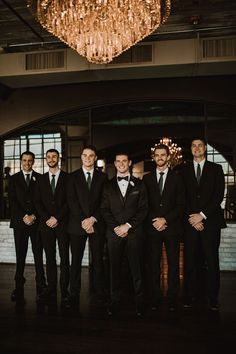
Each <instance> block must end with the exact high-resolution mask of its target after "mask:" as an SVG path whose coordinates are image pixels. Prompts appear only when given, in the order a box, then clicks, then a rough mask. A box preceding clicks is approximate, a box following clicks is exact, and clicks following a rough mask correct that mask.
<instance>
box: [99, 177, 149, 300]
mask: <svg viewBox="0 0 236 354" xmlns="http://www.w3.org/2000/svg"><path fill="white" fill-rule="evenodd" d="M147 208H148V206H147V196H146V191H145V187H144V185H143V183H142V181H140V180H139V179H137V178H134V177H131V178H130V181H129V184H128V188H127V191H126V194H125V196H124V197H123V196H122V194H121V192H120V188H119V186H118V183H117V178H116V177H115V178H113V179H112V180H110V181H109V182H108V183H107V184H106V186H105V188H104V193H103V199H102V206H101V210H102V214H103V217H104V219H105V222H106V224H107V231H106V236H107V240H108V252H109V261H110V270H111V271H110V276H111V301H112V302H113V303H118V302H119V301H120V290H121V289H120V276H121V274H120V271H121V263H122V259H123V255H124V252H126V254H127V257H128V260H129V265H130V268H131V273H132V277H133V283H134V290H135V295H136V301H137V302H139V301H142V300H141V298H142V296H143V285H142V276H141V269H140V262H141V259H140V252H139V246H140V243H139V242H140V241H141V239H142V237H143V220H144V219H145V216H146V214H147ZM126 223H129V224H130V225H131V228H130V229H129V231H128V236H126V237H124V238H122V237H119V236H117V235H116V234H115V232H114V228H115V227H117V226H119V225H122V224H126Z"/></svg>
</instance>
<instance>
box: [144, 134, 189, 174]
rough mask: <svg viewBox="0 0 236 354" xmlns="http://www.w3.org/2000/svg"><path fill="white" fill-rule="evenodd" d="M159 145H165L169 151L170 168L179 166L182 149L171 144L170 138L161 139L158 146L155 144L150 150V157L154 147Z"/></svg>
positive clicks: (181, 159)
mask: <svg viewBox="0 0 236 354" xmlns="http://www.w3.org/2000/svg"><path fill="white" fill-rule="evenodd" d="M160 144H162V145H166V146H168V148H169V151H170V159H169V166H170V167H171V168H173V167H175V166H177V165H179V164H181V162H182V161H183V156H182V148H181V147H178V145H177V144H176V143H172V139H171V138H167V137H163V138H162V139H160V142H159V143H158V144H155V146H154V147H152V148H151V153H152V155H153V153H154V151H155V148H156V146H158V145H160Z"/></svg>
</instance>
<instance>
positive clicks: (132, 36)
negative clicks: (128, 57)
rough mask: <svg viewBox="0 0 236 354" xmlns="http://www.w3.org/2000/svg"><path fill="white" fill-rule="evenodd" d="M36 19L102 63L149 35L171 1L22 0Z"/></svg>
mask: <svg viewBox="0 0 236 354" xmlns="http://www.w3.org/2000/svg"><path fill="white" fill-rule="evenodd" d="M26 1H27V4H28V7H29V8H30V9H31V11H32V13H33V15H34V17H35V18H36V20H38V21H39V22H40V24H41V25H42V26H43V27H44V28H45V29H46V30H47V31H49V32H50V33H52V34H53V35H55V36H56V37H58V38H59V39H60V40H62V41H63V42H65V43H66V44H67V45H68V46H70V47H71V48H73V49H75V50H76V51H77V52H78V53H79V54H80V55H82V56H84V57H86V58H87V59H88V61H90V62H91V63H96V64H106V63H109V62H111V61H112V59H113V58H114V57H116V56H118V55H119V54H121V53H122V52H124V51H125V50H127V49H129V48H130V47H131V46H133V45H134V44H136V43H137V42H139V41H141V40H142V39H143V38H145V37H146V36H148V35H149V34H151V33H152V32H153V31H154V30H155V29H157V28H158V27H159V26H160V25H161V24H163V23H164V22H165V20H166V19H167V18H168V16H169V14H170V7H171V0H26Z"/></svg>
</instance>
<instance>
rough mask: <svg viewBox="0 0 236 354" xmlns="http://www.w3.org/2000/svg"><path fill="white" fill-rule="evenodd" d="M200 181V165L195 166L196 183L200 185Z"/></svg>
mask: <svg viewBox="0 0 236 354" xmlns="http://www.w3.org/2000/svg"><path fill="white" fill-rule="evenodd" d="M200 179H201V166H200V164H198V165H197V183H198V184H199V183H200Z"/></svg>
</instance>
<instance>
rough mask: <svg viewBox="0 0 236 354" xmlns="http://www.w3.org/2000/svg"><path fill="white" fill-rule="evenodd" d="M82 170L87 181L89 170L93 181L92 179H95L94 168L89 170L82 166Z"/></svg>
mask: <svg viewBox="0 0 236 354" xmlns="http://www.w3.org/2000/svg"><path fill="white" fill-rule="evenodd" d="M82 170H83V172H84V177H85V179H86V182H87V178H88V174H87V173H88V172H89V173H90V176H91V181H92V179H93V174H94V168H93V169H92V170H89V171H87V170H86V169H85V168H84V167H82Z"/></svg>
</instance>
